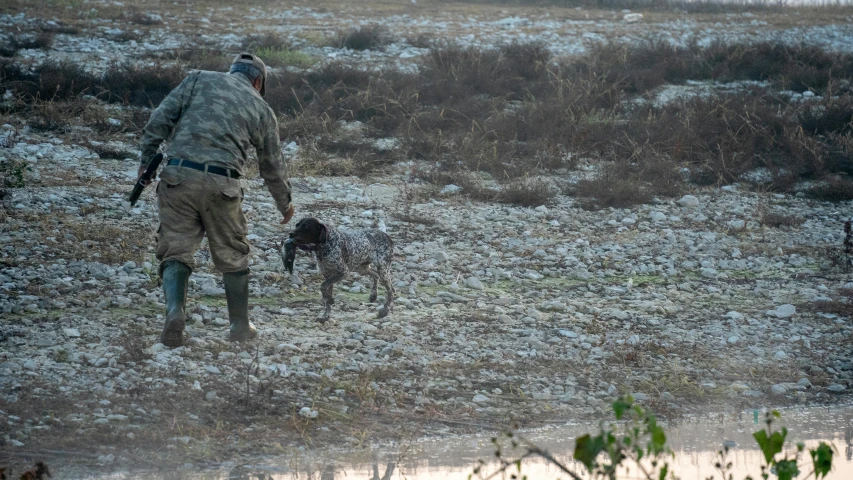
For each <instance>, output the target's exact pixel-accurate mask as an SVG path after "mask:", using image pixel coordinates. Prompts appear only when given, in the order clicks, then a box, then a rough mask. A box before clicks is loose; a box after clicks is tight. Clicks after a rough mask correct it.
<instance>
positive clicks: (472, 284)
mask: <svg viewBox="0 0 853 480" xmlns="http://www.w3.org/2000/svg"><path fill="white" fill-rule="evenodd" d="M465 285H467V286H468V288H473V289H474V290H482V289H484V288H486V286H485V285H483V282H481V281H480V279H479V278H477V277H468V278H466V279H465Z"/></svg>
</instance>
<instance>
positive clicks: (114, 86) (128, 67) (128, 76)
mask: <svg viewBox="0 0 853 480" xmlns="http://www.w3.org/2000/svg"><path fill="white" fill-rule="evenodd" d="M185 75H186V73H185V71H184V69H183V68H181V67H180V66H177V65H175V66H164V65H160V64H157V65H154V66H138V65H133V64H121V65H112V66H111V67H109V68H108V69H107V71H106V72H105V73H104V76H103V77H102V78H101V79H100V81H99V82H98V87H99V89H100V91H101V93H100V95H101V96H102V97H103V98H104V100H106V101H108V102H113V103H123V104H129V105H138V106H147V107H156V106H157V105H159V104H160V102H161V101H163V99H164V98H166V95H168V94H169V92H171V91H172V90H173V89H174V88H175V87H176V86H178V84H179V83H181V81H182V80H183V79H184V77H185Z"/></svg>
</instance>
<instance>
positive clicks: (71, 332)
mask: <svg viewBox="0 0 853 480" xmlns="http://www.w3.org/2000/svg"><path fill="white" fill-rule="evenodd" d="M62 331H63V332H64V333H65V336H66V337H69V338H80V330H77V329H76V328H63V329H62Z"/></svg>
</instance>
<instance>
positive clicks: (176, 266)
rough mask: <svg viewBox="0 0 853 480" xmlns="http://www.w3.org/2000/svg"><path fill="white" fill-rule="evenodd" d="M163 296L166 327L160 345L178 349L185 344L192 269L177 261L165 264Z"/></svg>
mask: <svg viewBox="0 0 853 480" xmlns="http://www.w3.org/2000/svg"><path fill="white" fill-rule="evenodd" d="M161 270H162V273H161V276H162V277H163V295H164V296H165V297H166V325H165V326H164V327H163V333H161V334H160V343H162V344H163V345H165V346H167V347H169V348H176V347H180V346H182V345H183V344H184V327H185V326H186V324H187V316H186V313H185V312H184V309H185V307H186V304H187V284H188V283H189V280H190V274H191V273H192V269H190V267H188V266H186V265H184V264H183V263H181V262H178V261H176V260H169V261H166V262H165V263H164V264H163V267H162V269H161Z"/></svg>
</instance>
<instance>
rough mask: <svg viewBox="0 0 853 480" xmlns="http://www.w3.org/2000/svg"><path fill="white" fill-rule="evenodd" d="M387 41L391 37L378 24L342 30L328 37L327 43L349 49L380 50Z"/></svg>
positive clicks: (386, 30)
mask: <svg viewBox="0 0 853 480" xmlns="http://www.w3.org/2000/svg"><path fill="white" fill-rule="evenodd" d="M389 43H391V37H390V34H389V33H388V29H387V28H386V27H384V26H382V25H379V24H372V25H364V26H360V27H356V28H352V29H349V30H342V31H339V32H337V34H335V35H334V36H333V37H331V38H330V39H329V45H331V46H333V47H335V48H348V49H350V50H381V49H382V48H383V47H384V46H385V45H388V44H389Z"/></svg>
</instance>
